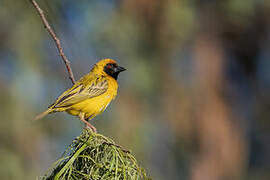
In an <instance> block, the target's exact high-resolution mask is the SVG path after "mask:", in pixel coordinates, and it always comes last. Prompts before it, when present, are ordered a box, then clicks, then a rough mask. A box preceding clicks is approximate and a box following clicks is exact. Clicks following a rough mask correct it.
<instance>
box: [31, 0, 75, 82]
mask: <svg viewBox="0 0 270 180" xmlns="http://www.w3.org/2000/svg"><path fill="white" fill-rule="evenodd" d="M30 1H31V3H32V4H33V6H34V7H35V9H36V10H37V12H38V14H39V16H40V17H41V19H42V22H43V24H44V27H45V28H46V29H47V31H48V32H49V34H50V35H51V37H52V38H53V40H54V42H55V44H56V47H57V49H58V52H59V55H60V56H61V57H62V60H63V61H64V63H65V65H66V68H67V71H68V74H69V79H70V80H71V81H72V83H73V84H75V78H74V75H73V73H72V69H71V67H70V62H69V60H68V59H67V57H66V56H65V54H64V51H63V48H62V46H61V42H60V40H59V38H58V37H57V36H56V34H55V33H54V31H53V30H52V28H51V26H50V24H49V23H48V21H47V19H46V17H45V15H44V13H43V10H42V9H41V8H40V7H39V5H38V3H37V2H36V1H35V0H30Z"/></svg>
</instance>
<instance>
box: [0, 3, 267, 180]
mask: <svg viewBox="0 0 270 180" xmlns="http://www.w3.org/2000/svg"><path fill="white" fill-rule="evenodd" d="M38 2H39V3H40V5H41V7H42V8H43V9H44V11H45V14H46V16H47V18H48V20H49V22H50V24H51V25H52V26H53V28H54V30H55V31H56V33H57V35H58V36H59V38H60V39H61V41H62V43H63V47H64V51H65V53H66V55H67V57H68V58H69V60H70V61H71V66H72V69H73V72H74V75H75V78H76V79H79V77H81V76H82V75H84V74H86V73H87V72H89V71H90V69H91V67H92V65H93V64H94V63H95V62H97V61H98V60H99V59H102V58H113V59H116V60H117V61H118V62H119V64H120V65H122V66H124V67H126V68H127V69H128V71H125V72H124V73H122V74H121V75H120V78H119V84H120V87H119V94H118V96H117V98H116V100H115V101H113V102H112V103H111V105H110V106H109V107H108V108H107V110H106V111H105V112H104V113H103V114H102V115H100V116H98V117H96V118H95V119H94V120H93V122H92V123H93V124H94V125H95V126H96V127H97V129H98V131H99V132H100V133H102V134H104V135H106V136H109V137H111V138H113V139H114V140H115V141H116V142H117V143H118V144H121V145H123V146H124V147H126V148H128V149H131V150H132V152H133V153H134V154H135V156H136V157H137V159H138V161H139V162H140V164H141V165H142V166H143V167H145V169H146V170H147V172H148V174H150V175H151V176H152V177H153V179H155V180H164V179H167V180H173V179H177V180H178V179H191V180H222V179H223V180H238V179H245V180H257V179H258V180H266V179H270V121H269V117H270V111H269V108H270V93H269V92H270V71H269V69H270V21H269V17H270V1H266V0H265V1H264V0H245V1H244V0H215V1H214V0H81V1H75V0H53V1H48V0H47V1H46V0H39V1H38ZM71 86H72V84H71V82H70V80H69V79H68V75H67V72H66V69H65V67H64V64H63V62H62V60H61V59H60V57H59V56H58V53H57V50H56V48H55V44H54V42H53V41H52V39H51V37H50V36H49V35H48V33H47V32H46V30H45V29H44V27H43V25H42V23H41V20H40V18H39V16H38V14H37V13H36V11H35V9H34V8H33V7H32V5H31V4H30V2H29V1H28V0H20V1H18V0H1V1H0V100H1V101H0V102H1V103H0V107H1V108H0V114H1V115H0V122H1V125H0V162H1V163H0V179H5V180H9V179H35V178H36V177H38V176H40V175H43V174H44V172H45V171H46V170H47V168H49V166H50V165H51V164H52V163H53V162H54V161H55V160H56V159H57V158H59V157H60V156H61V153H62V152H63V151H64V149H65V148H66V147H67V146H68V145H69V144H70V143H71V140H72V139H73V138H74V137H76V136H78V135H79V134H80V132H81V130H82V128H83V124H82V123H81V122H80V121H79V120H78V119H77V118H76V117H72V116H69V115H67V114H65V113H57V114H53V115H49V116H47V117H46V118H44V119H43V120H40V121H38V122H32V121H31V119H32V118H33V117H34V116H35V115H37V114H38V113H40V112H41V111H43V110H45V109H46V107H47V106H48V105H50V104H51V103H52V102H53V101H54V100H55V98H56V97H58V96H59V95H60V94H61V93H62V92H63V91H64V90H65V89H67V88H69V87H71Z"/></svg>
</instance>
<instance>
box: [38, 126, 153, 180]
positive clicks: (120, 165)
mask: <svg viewBox="0 0 270 180" xmlns="http://www.w3.org/2000/svg"><path fill="white" fill-rule="evenodd" d="M41 179H44V180H52V179H57V180H58V179H65V180H77V179H78V180H79V179H80V180H81V179H82V180H99V179H102V180H103V179H104V180H112V179H113V180H133V179H134V180H150V179H151V178H149V177H148V176H147V175H146V173H145V170H144V169H143V168H141V167H140V166H139V165H138V164H137V161H136V159H135V158H134V156H133V155H132V154H131V153H130V152H129V151H128V150H126V149H124V148H122V147H121V146H119V145H116V144H115V143H114V142H113V140H111V139H109V138H107V137H105V136H103V135H101V134H97V133H93V132H92V131H91V130H88V129H84V130H83V132H82V134H81V135H80V136H78V137H77V138H75V139H74V140H73V142H72V143H71V144H70V145H69V146H68V148H67V149H66V151H65V152H64V153H63V155H62V157H61V158H60V159H59V160H58V161H56V162H55V163H54V164H53V165H52V167H51V168H50V169H49V170H48V171H47V173H46V174H45V176H43V178H41Z"/></svg>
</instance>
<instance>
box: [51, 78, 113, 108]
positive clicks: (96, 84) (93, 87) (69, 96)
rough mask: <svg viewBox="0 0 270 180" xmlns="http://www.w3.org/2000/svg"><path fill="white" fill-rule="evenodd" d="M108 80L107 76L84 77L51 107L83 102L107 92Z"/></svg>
mask: <svg viewBox="0 0 270 180" xmlns="http://www.w3.org/2000/svg"><path fill="white" fill-rule="evenodd" d="M107 89H108V82H107V80H106V79H105V78H102V77H99V78H98V77H97V78H90V79H89V77H88V78H83V79H81V80H79V81H78V82H77V83H76V84H75V85H74V86H73V87H72V88H71V89H69V90H67V91H66V92H64V93H63V94H62V95H61V96H60V97H59V98H58V99H57V100H56V101H55V103H54V104H52V105H51V106H50V107H49V108H52V109H54V108H62V107H69V106H71V105H74V104H77V103H79V102H82V101H84V100H86V99H89V98H93V97H96V96H99V95H101V94H103V93H105V92H106V91H107Z"/></svg>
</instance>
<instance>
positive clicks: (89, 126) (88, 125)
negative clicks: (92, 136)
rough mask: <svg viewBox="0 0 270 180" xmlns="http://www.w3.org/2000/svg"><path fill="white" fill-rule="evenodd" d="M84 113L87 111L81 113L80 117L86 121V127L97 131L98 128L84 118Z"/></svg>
mask: <svg viewBox="0 0 270 180" xmlns="http://www.w3.org/2000/svg"><path fill="white" fill-rule="evenodd" d="M84 115H85V113H82V112H81V113H80V114H79V117H80V120H81V121H82V122H84V123H85V127H86V128H89V129H91V130H92V131H93V132H95V133H96V132H97V129H96V128H95V127H94V126H93V125H92V124H90V123H89V122H88V121H86V120H85V119H84Z"/></svg>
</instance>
